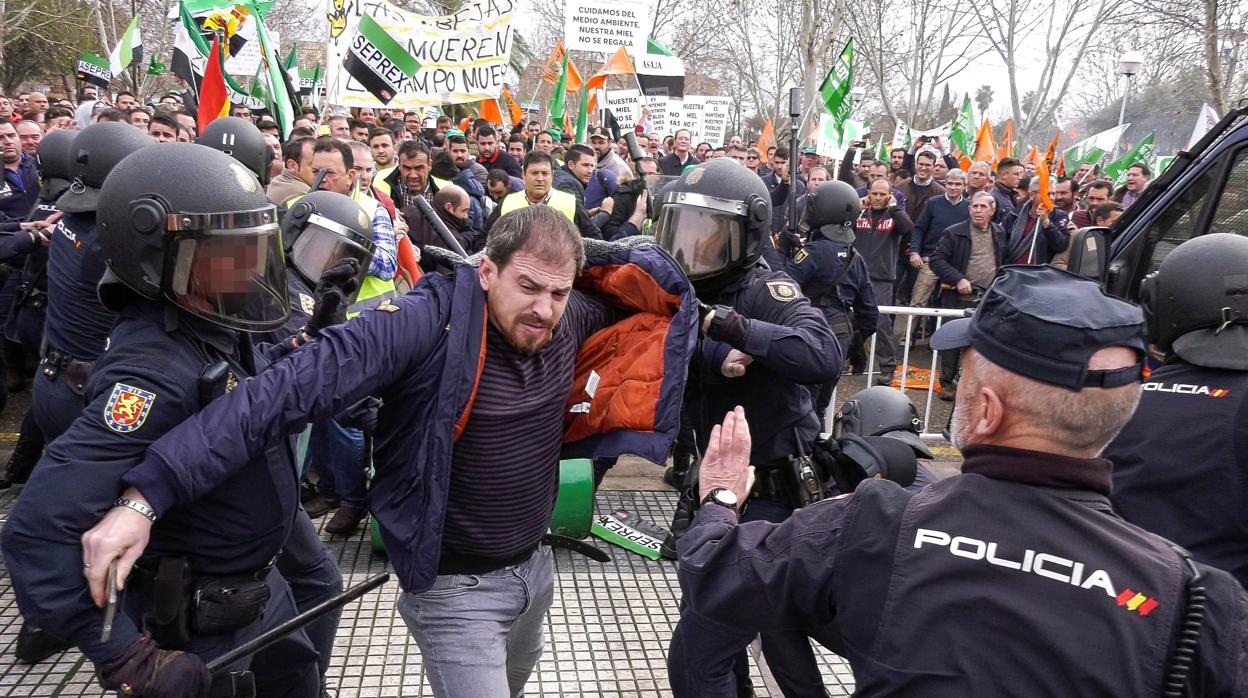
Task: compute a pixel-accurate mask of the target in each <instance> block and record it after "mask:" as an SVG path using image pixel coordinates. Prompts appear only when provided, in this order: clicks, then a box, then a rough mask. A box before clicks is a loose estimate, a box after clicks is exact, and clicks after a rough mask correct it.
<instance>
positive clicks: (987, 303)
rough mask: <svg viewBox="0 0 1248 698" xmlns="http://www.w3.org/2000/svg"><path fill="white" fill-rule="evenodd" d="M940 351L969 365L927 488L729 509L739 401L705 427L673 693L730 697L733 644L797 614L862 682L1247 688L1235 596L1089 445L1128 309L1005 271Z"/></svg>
mask: <svg viewBox="0 0 1248 698" xmlns="http://www.w3.org/2000/svg"><path fill="white" fill-rule="evenodd" d="M932 346H933V348H936V349H939V350H942V351H961V352H963V355H964V363H965V364H966V369H965V375H964V377H963V380H962V382H961V383H960V384H959V386H958V402H957V406H956V407H955V409H954V413H953V420H952V432H953V443H954V444H955V445H956V446H958V447H959V448H961V449H962V452H963V454H964V455H965V458H966V460H965V462H964V463H963V465H962V474H961V475H959V476H955V477H952V478H949V479H946V480H942V481H940V482H937V483H935V484H932V485H929V486H928V487H926V488H924V489H922V490H920V491H918V492H908V491H906V490H904V489H902V488H901V487H899V486H897V485H896V484H894V483H892V482H889V481H887V480H867V481H864V482H863V483H862V484H861V485H859V487H858V489H857V490H856V491H855V492H854V493H853V494H852V495H851V496H848V497H843V498H838V499H834V500H831V501H827V502H820V503H818V504H816V505H814V506H810V507H806V508H805V509H802V510H800V511H798V512H797V513H795V514H794V515H793V516H792V517H790V518H789V519H788V520H787V521H785V522H783V523H780V524H772V523H768V522H750V523H745V524H738V522H737V514H736V507H737V505H738V503H739V502H740V501H742V499H743V498H744V496H745V492H746V491H747V486H748V483H749V481H750V479H751V477H752V471H751V469H750V467H749V465H750V464H749V452H750V436H749V428H748V426H747V424H746V421H745V417H746V415H745V414H744V413H743V412H742V411H741V409H740V408H737V410H736V411H734V412H733V413H730V414H729V415H728V417H727V418H726V419H725V421H724V423H723V425H722V426H721V427H716V429H715V430H714V431H713V432H712V434H711V442H710V445H709V447H708V449H707V452H706V456H705V457H704V459H703V461H702V466H701V473H700V484H699V489H700V495H699V496H701V497H702V498H703V502H704V505H703V507H702V510H701V512H700V513H699V514H698V517H697V519H696V520H695V522H694V524H693V526H692V527H691V528H690V529H689V532H688V533H686V534H685V536H684V537H683V538H682V539H681V540H680V542H679V544H678V549H679V553H680V569H679V576H680V583H681V589H682V590H683V592H684V596H683V604H684V609H683V611H682V613H681V620H680V623H679V625H678V626H677V627H676V630H675V632H674V634H673V637H672V644H671V648H670V651H669V654H668V669H669V678H670V679H671V681H672V689H673V693H674V694H675V695H676V696H678V697H680V696H693V695H697V696H732V695H733V693H732V692H731V690H732V685H733V684H732V681H731V675H730V666H731V661H730V660H731V657H732V652H733V651H736V650H739V649H740V648H742V647H745V646H746V644H748V643H749V641H750V639H751V638H752V637H753V636H754V634H755V633H757V632H759V631H762V630H772V629H775V628H792V627H798V628H802V629H804V630H807V631H808V632H810V633H811V634H812V636H813V637H815V638H816V639H817V640H818V641H819V642H820V643H821V644H823V645H825V646H827V647H829V648H832V649H834V651H836V652H837V653H838V654H841V655H842V656H844V657H846V658H847V659H848V660H849V662H850V665H851V667H852V668H853V670H854V680H855V686H856V689H857V691H858V692H859V693H860V694H862V695H923V696H989V695H1010V696H1024V697H1028V696H1054V695H1071V694H1073V693H1079V694H1081V695H1104V696H1143V695H1159V694H1161V693H1162V687H1163V685H1165V684H1167V683H1172V684H1175V685H1178V686H1180V687H1183V688H1186V689H1188V690H1189V691H1190V692H1184V691H1182V690H1180V692H1178V693H1175V694H1174V695H1207V696H1212V695H1228V696H1229V695H1238V694H1241V693H1242V692H1243V687H1244V686H1245V685H1248V684H1246V682H1248V661H1246V660H1248V657H1246V656H1245V650H1244V639H1245V638H1244V632H1245V624H1246V622H1248V595H1245V593H1244V590H1243V588H1242V587H1240V586H1239V584H1238V583H1236V582H1235V580H1234V578H1233V577H1232V576H1231V575H1229V574H1227V573H1226V572H1223V571H1220V570H1216V569H1214V568H1212V567H1207V566H1205V565H1203V564H1201V563H1199V562H1193V561H1191V560H1190V559H1186V558H1185V554H1184V553H1182V552H1181V551H1178V550H1176V549H1175V548H1174V547H1172V545H1171V544H1170V543H1169V542H1168V541H1166V540H1165V539H1163V538H1161V537H1159V536H1157V535H1154V534H1152V533H1148V532H1146V531H1144V530H1142V529H1139V528H1137V527H1135V526H1133V525H1131V524H1129V523H1126V522H1125V521H1123V520H1122V519H1120V518H1118V516H1117V515H1115V513H1114V511H1113V509H1112V507H1111V506H1110V502H1109V498H1108V495H1109V491H1110V463H1109V461H1106V460H1103V459H1100V458H1097V455H1098V454H1099V453H1100V451H1101V449H1102V448H1104V446H1105V444H1106V443H1108V442H1109V441H1110V439H1112V438H1113V437H1114V435H1115V434H1116V433H1117V432H1118V430H1119V429H1121V428H1122V426H1123V425H1124V424H1126V423H1127V420H1128V419H1130V416H1131V413H1132V411H1134V409H1135V406H1136V403H1137V401H1138V400H1139V395H1140V385H1139V380H1140V371H1141V369H1142V368H1143V357H1144V351H1145V342H1144V317H1143V314H1142V313H1141V312H1140V310H1139V309H1138V308H1137V307H1135V306H1133V305H1131V304H1129V303H1126V302H1123V301H1120V300H1117V299H1115V298H1112V297H1110V296H1109V295H1107V294H1106V293H1104V292H1103V291H1102V290H1101V288H1100V287H1099V286H1098V285H1097V284H1096V283H1095V282H1093V281H1090V280H1087V279H1083V278H1080V277H1077V276H1075V275H1073V274H1069V273H1067V272H1064V271H1061V270H1058V269H1054V268H1052V267H1032V266H1026V267H1023V266H1012V267H1007V268H1006V269H1005V270H1003V272H1002V274H1001V276H1000V277H999V278H998V279H997V281H996V283H995V284H994V285H993V286H992V288H991V289H990V290H989V292H988V295H987V297H986V298H985V299H984V302H983V303H982V304H981V305H980V307H979V309H978V311H977V312H976V314H975V316H974V317H973V318H970V319H964V320H957V321H954V322H951V323H949V324H947V325H945V326H943V327H942V328H941V329H940V330H938V331H937V332H936V334H935V335H933V337H932ZM1195 587H1200V588H1201V591H1200V592H1196V593H1194V592H1193V589H1194V588H1195ZM1180 628H1183V629H1184V630H1185V632H1184V633H1183V635H1182V637H1183V639H1181V640H1180V639H1179V638H1180V632H1179V631H1180ZM1176 658H1178V660H1179V661H1176ZM1183 660H1186V661H1183Z"/></svg>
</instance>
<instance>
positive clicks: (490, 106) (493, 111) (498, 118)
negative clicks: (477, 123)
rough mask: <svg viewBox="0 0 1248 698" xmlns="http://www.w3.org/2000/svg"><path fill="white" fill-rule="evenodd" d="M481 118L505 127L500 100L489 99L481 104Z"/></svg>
mask: <svg viewBox="0 0 1248 698" xmlns="http://www.w3.org/2000/svg"><path fill="white" fill-rule="evenodd" d="M481 118H482V119H485V120H486V121H488V122H490V123H491V124H496V125H498V126H502V125H503V123H504V122H503V113H502V112H501V111H499V109H498V100H496V99H487V100H483V101H482V102H481Z"/></svg>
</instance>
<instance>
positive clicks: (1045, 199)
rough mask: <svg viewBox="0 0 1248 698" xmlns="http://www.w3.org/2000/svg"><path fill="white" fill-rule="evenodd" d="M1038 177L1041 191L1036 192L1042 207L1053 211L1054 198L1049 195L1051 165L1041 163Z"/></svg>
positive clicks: (1037, 173)
mask: <svg viewBox="0 0 1248 698" xmlns="http://www.w3.org/2000/svg"><path fill="white" fill-rule="evenodd" d="M1036 177H1037V178H1038V179H1039V180H1040V190H1039V191H1038V192H1036V196H1037V197H1038V198H1039V199H1040V205H1042V206H1044V207H1045V208H1047V209H1048V210H1050V211H1052V210H1053V197H1052V196H1050V195H1049V163H1047V162H1045V161H1043V160H1041V161H1040V164H1039V165H1037V166H1036Z"/></svg>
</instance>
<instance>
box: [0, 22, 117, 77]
mask: <svg viewBox="0 0 1248 698" xmlns="http://www.w3.org/2000/svg"><path fill="white" fill-rule="evenodd" d="M91 13H92V9H91V6H90V5H88V4H86V3H83V2H79V1H78V0H16V1H15V0H0V85H3V87H4V89H6V90H9V89H13V88H14V87H16V86H17V85H18V84H19V83H21V82H22V81H23V80H25V79H27V78H29V77H32V76H35V75H43V74H45V73H59V72H61V71H62V70H65V69H66V68H72V66H73V64H74V63H75V62H76V61H77V59H78V54H80V53H81V52H82V51H87V50H92V49H93V48H94V46H93V44H92V43H91V41H90V39H91V31H92V27H91V24H90V19H91Z"/></svg>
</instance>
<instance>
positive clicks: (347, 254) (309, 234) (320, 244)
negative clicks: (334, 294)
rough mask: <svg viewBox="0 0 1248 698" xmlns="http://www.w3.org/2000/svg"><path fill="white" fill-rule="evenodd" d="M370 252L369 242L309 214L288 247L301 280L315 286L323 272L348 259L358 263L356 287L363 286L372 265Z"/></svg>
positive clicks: (330, 221)
mask: <svg viewBox="0 0 1248 698" xmlns="http://www.w3.org/2000/svg"><path fill="white" fill-rule="evenodd" d="M373 248H374V245H373V241H372V240H369V239H367V238H364V237H363V236H361V235H360V234H359V233H357V232H355V231H354V230H351V229H350V228H348V227H346V226H344V225H341V224H339V223H336V222H334V221H332V220H329V219H328V218H326V217H324V216H321V215H318V214H312V215H311V216H310V217H309V218H308V223H307V225H305V226H304V228H303V230H302V231H301V232H300V233H299V236H298V237H296V238H295V242H294V243H293V244H292V245H291V246H290V264H291V266H293V267H295V269H297V270H298V271H299V273H300V274H301V275H302V276H303V278H305V279H308V280H309V281H311V282H312V283H314V284H315V283H316V282H318V281H320V278H321V275H322V274H324V273H325V270H326V269H329V268H330V267H332V266H334V265H335V264H337V263H338V262H341V261H342V260H344V259H348V258H351V259H356V260H359V262H360V273H359V278H357V279H356V281H358V282H359V284H357V287H358V286H359V285H360V284H363V283H364V275H365V274H367V273H368V265H369V264H370V263H371V262H372V261H373Z"/></svg>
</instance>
